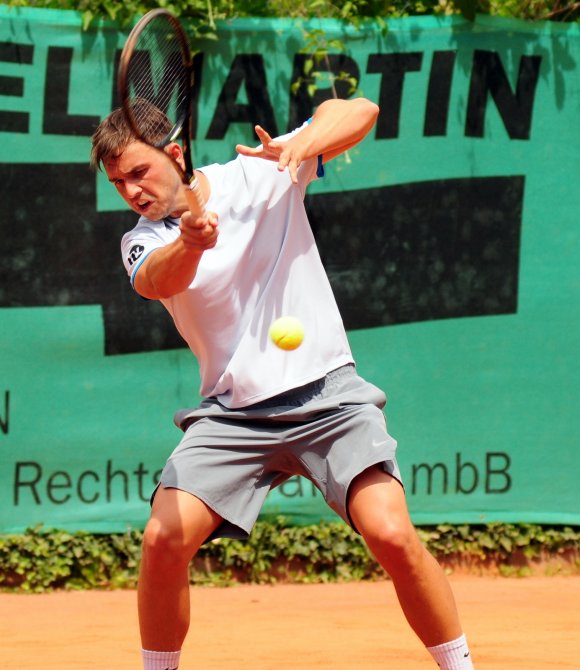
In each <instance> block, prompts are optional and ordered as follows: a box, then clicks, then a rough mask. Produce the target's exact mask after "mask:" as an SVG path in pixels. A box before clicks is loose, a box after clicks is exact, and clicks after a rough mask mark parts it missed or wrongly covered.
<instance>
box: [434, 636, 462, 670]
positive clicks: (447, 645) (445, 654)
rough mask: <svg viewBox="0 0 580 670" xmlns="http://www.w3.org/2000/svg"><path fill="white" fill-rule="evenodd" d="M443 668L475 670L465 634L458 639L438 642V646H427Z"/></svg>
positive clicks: (446, 669)
mask: <svg viewBox="0 0 580 670" xmlns="http://www.w3.org/2000/svg"><path fill="white" fill-rule="evenodd" d="M427 651H428V652H429V653H430V654H431V656H433V658H434V659H435V661H436V662H437V665H438V666H439V667H440V668H441V670H473V663H472V662H471V655H470V653H469V647H468V646H467V640H466V639H465V635H462V636H461V637H458V638H457V640H451V642H444V643H443V644H438V645H437V646H436V647H427Z"/></svg>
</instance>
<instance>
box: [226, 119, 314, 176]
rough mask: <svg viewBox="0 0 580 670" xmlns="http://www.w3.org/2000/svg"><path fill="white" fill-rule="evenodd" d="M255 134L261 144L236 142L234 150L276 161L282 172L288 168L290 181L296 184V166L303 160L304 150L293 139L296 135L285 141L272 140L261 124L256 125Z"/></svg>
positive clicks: (245, 154)
mask: <svg viewBox="0 0 580 670" xmlns="http://www.w3.org/2000/svg"><path fill="white" fill-rule="evenodd" d="M256 135H257V136H258V139H259V140H260V142H261V143H262V144H260V145H259V146H257V147H248V146H246V145H244V144H238V145H237V146H236V151H237V152H238V153H239V154H242V156H250V157H254V158H263V159H264V160H269V161H274V162H276V163H278V170H279V171H280V172H284V170H286V169H288V172H289V173H290V178H291V179H292V182H293V183H294V184H297V183H298V168H299V167H300V164H301V163H302V161H303V160H304V152H303V151H302V149H301V147H300V142H298V141H295V140H296V138H297V137H298V135H296V136H295V137H293V138H291V139H290V140H287V141H285V142H279V141H277V140H273V139H272V137H271V135H270V134H269V133H268V132H266V131H265V130H264V129H263V128H262V127H261V126H256Z"/></svg>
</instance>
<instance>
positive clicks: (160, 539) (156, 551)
mask: <svg viewBox="0 0 580 670" xmlns="http://www.w3.org/2000/svg"><path fill="white" fill-rule="evenodd" d="M142 549H143V556H144V558H145V557H146V558H147V559H148V560H154V561H156V562H163V563H173V564H179V563H188V562H189V561H190V560H191V559H192V558H193V556H194V554H195V551H196V550H197V547H191V546H188V545H187V543H185V541H184V533H183V531H182V530H180V529H179V527H177V526H169V525H167V524H163V523H161V522H160V521H159V520H158V519H156V518H151V519H150V520H149V522H148V523H147V525H146V526H145V530H144V531H143V542H142Z"/></svg>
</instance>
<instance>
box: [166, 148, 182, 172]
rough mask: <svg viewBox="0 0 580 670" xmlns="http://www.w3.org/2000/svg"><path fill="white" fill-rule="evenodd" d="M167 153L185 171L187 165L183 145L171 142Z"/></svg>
mask: <svg viewBox="0 0 580 670" xmlns="http://www.w3.org/2000/svg"><path fill="white" fill-rule="evenodd" d="M165 151H166V152H167V153H168V154H169V156H171V158H173V160H174V161H176V162H177V164H178V165H179V166H180V167H181V168H182V169H185V163H184V160H183V150H182V148H181V145H179V144H178V143H177V142H170V143H169V144H168V145H167V146H166V147H165Z"/></svg>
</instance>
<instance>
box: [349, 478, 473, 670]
mask: <svg viewBox="0 0 580 670" xmlns="http://www.w3.org/2000/svg"><path fill="white" fill-rule="evenodd" d="M349 513H350V516H351V519H352V520H353V522H354V524H355V526H356V527H357V529H358V531H359V532H360V534H361V535H362V537H363V539H364V540H365V542H366V543H367V545H368V547H369V549H370V550H371V551H372V552H373V554H374V555H375V557H376V558H377V560H378V561H379V563H380V564H381V565H382V567H383V568H384V569H385V570H386V571H387V573H388V574H389V576H390V577H391V579H392V580H393V584H394V586H395V590H396V592H397V597H398V599H399V602H400V604H401V607H402V609H403V612H404V614H405V616H406V618H407V621H408V622H409V624H410V625H411V627H412V629H413V630H414V631H415V633H416V634H417V635H418V636H419V638H420V639H421V640H422V642H423V643H424V644H425V646H426V647H436V646H437V647H438V646H439V645H442V644H444V643H448V642H450V641H455V640H457V639H458V638H460V637H461V636H462V630H461V624H460V622H459V616H458V613H457V608H456V605H455V599H454V597H453V593H452V591H451V588H450V586H449V583H448V581H447V578H446V576H445V573H444V572H443V570H442V568H441V566H440V565H439V564H438V563H437V561H436V560H435V559H434V558H433V556H431V554H430V553H429V552H428V551H427V550H426V549H425V547H424V546H423V544H422V543H421V541H420V539H419V536H418V535H417V532H416V530H415V528H414V527H413V524H412V522H411V519H410V517H409V513H408V509H407V503H406V500H405V494H404V491H403V488H402V486H401V485H400V483H399V482H398V481H397V480H396V479H394V478H393V477H391V476H390V475H388V474H387V473H385V472H384V471H383V470H382V468H380V467H379V466H374V467H371V468H369V469H368V470H366V471H365V472H363V473H362V474H361V475H359V476H358V477H357V478H356V479H355V480H354V482H353V484H352V485H351V488H350V491H349ZM432 653H433V652H432ZM468 653H469V652H468V650H467V648H466V654H467V655H466V658H467V656H468ZM462 656H463V654H462ZM441 667H463V666H460V665H457V666H455V665H448V666H446V665H442V666H441ZM465 667H466V668H467V667H471V665H465Z"/></svg>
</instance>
